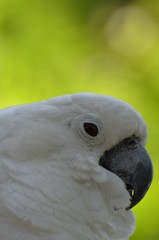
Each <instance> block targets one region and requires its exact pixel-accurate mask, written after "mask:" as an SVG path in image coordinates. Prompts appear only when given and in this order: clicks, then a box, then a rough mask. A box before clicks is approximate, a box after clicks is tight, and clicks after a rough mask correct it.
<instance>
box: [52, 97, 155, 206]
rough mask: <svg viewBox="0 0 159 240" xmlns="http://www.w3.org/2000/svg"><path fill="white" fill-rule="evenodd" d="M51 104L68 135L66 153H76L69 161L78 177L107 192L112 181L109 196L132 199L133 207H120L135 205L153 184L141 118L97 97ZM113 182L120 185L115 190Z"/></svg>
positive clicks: (126, 107)
mask: <svg viewBox="0 0 159 240" xmlns="http://www.w3.org/2000/svg"><path fill="white" fill-rule="evenodd" d="M48 101H49V103H50V104H52V105H54V106H55V107H56V108H57V113H56V114H55V117H57V119H59V121H60V124H61V134H60V135H63V134H64V135H65V141H64V142H65V151H66V152H67V151H68V152H69V151H70V152H72V153H74V154H72V158H71V159H69V163H70V166H71V168H72V175H73V176H74V178H75V179H76V180H78V181H86V182H87V183H88V184H89V182H91V181H94V182H96V183H97V184H101V185H103V186H104V184H105V187H106V185H107V184H106V183H107V182H109V184H108V186H109V189H108V188H107V189H106V190H107V192H110V195H111V194H112V195H113V194H117V195H120V194H121V195H122V194H125V196H127V199H130V203H129V202H128V201H125V202H124V201H123V202H122V200H121V202H122V203H121V207H124V206H125V205H126V204H127V206H125V207H126V208H127V209H130V208H132V207H133V206H135V205H136V204H137V203H138V202H139V201H140V200H141V199H142V198H143V197H144V195H145V193H146V192H147V190H148V188H149V186H150V183H151V181H152V164H151V160H150V157H149V155H148V154H147V152H146V150H145V149H144V145H145V142H146V136H147V128H146V125H145V123H144V121H143V119H142V117H141V116H140V114H139V113H138V112H137V111H136V110H134V108H132V107H131V106H130V105H128V104H126V103H125V102H123V101H120V100H117V99H115V98H113V97H109V96H103V95H96V94H87V93H80V94H74V95H66V96H64V97H57V98H54V99H50V100H48ZM62 129H63V130H62ZM62 131H63V133H62ZM66 146H67V150H66ZM66 155H67V153H66ZM113 181H114V182H115V183H116V184H114V185H113V184H112V185H111V182H113ZM123 183H124V184H123ZM120 184H123V186H124V189H125V190H126V191H125V192H124V193H123V192H122V191H121V189H120ZM115 185H116V187H115ZM123 186H122V187H123ZM111 191H112V192H111ZM123 191H124V190H123ZM115 192H116V193H115ZM110 198H111V196H110ZM119 198H120V197H119ZM121 199H122V198H121ZM122 204H123V205H122ZM118 207H120V205H118V206H117V208H118Z"/></svg>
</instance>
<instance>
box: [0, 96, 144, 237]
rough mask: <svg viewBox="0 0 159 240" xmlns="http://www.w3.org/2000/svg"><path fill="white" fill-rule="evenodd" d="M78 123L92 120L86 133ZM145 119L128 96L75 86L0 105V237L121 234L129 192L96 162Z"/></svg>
mask: <svg viewBox="0 0 159 240" xmlns="http://www.w3.org/2000/svg"><path fill="white" fill-rule="evenodd" d="M84 123H92V124H94V125H95V126H97V128H98V134H97V136H91V135H89V134H88V133H87V132H86V131H85V129H84ZM146 132H147V130H146V126H145V124H144V122H143V120H142V118H141V116H140V115H139V114H138V113H137V112H136V111H135V110H134V109H133V108H132V107H131V106H129V105H128V104H126V103H124V102H122V101H120V100H117V99H115V98H112V97H107V96H102V95H95V94H87V93H81V94H75V95H66V96H62V97H57V98H53V99H49V100H47V101H42V102H38V103H34V104H30V105H22V106H18V107H12V108H8V109H4V110H1V111H0V239H1V240H126V239H128V237H129V236H130V235H131V234H132V232H133V231H134V227H135V221H134V216H133V214H132V212H131V210H128V211H127V210H126V208H127V207H128V206H129V204H130V195H129V193H128V191H127V190H126V187H125V184H124V182H123V180H122V179H121V178H119V177H118V176H117V175H116V174H114V173H112V172H111V171H108V170H107V169H105V168H103V167H101V166H100V165H99V159H100V157H101V156H102V155H103V153H104V152H105V151H107V150H110V149H112V148H113V147H114V146H115V145H117V144H118V143H119V142H121V141H122V140H123V139H126V138H128V137H130V136H134V135H135V136H137V137H138V138H140V142H141V143H142V145H144V143H145V140H146Z"/></svg>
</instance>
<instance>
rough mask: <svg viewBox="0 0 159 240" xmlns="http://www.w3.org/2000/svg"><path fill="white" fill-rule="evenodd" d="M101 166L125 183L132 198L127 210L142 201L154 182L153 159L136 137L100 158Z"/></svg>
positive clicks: (125, 141) (126, 140)
mask: <svg viewBox="0 0 159 240" xmlns="http://www.w3.org/2000/svg"><path fill="white" fill-rule="evenodd" d="M99 165H100V166H102V167H104V168H106V169H107V170H109V171H111V172H113V173H115V174H116V175H117V176H119V177H120V178H121V179H122V180H123V181H124V183H125V185H126V188H127V190H128V192H129V194H130V197H131V204H130V206H128V207H127V210H128V209H130V208H132V207H134V206H135V205H136V204H137V203H139V202H140V201H141V199H142V198H143V197H144V195H145V194H146V192H147V190H148V189H149V187H150V184H151V182H152V177H153V168H152V163H151V159H150V157H149V155H148V153H147V152H146V150H145V149H144V147H143V146H142V145H141V144H140V141H139V139H138V138H137V137H135V136H133V137H131V138H127V139H125V140H123V141H122V142H120V143H119V144H118V145H117V146H115V147H114V148H112V149H111V150H109V151H106V152H105V153H104V155H103V156H102V157H101V158H100V160H99Z"/></svg>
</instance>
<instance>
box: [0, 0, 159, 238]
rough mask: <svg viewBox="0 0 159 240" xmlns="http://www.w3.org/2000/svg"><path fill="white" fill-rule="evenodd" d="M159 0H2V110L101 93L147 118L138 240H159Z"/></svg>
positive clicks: (0, 55) (0, 80)
mask: <svg viewBox="0 0 159 240" xmlns="http://www.w3.org/2000/svg"><path fill="white" fill-rule="evenodd" d="M158 29H159V1H158V2H157V1H148V0H138V1H137V0H136V1H135V0H134V1H133V0H131V1H130V0H125V1H124V0H123V1H122V0H121V1H120V0H111V1H110V0H109V1H107V0H56V1H55V0H0V89H1V91H0V93H1V94H0V108H3V107H6V106H11V105H16V104H21V103H28V102H34V101H39V100H42V99H47V98H50V97H53V96H56V95H63V94H67V93H75V92H81V91H82V92H83V91H84V92H86V91H87V92H95V93H102V94H107V95H113V96H115V97H117V98H120V99H122V100H124V101H126V102H128V103H130V104H131V105H133V106H134V107H135V108H136V109H137V110H138V111H139V112H140V113H141V114H142V115H143V117H144V119H145V121H146V123H147V125H148V129H149V137H148V141H147V149H148V151H149V153H150V155H151V157H152V159H153V163H154V181H153V184H152V187H151V189H150V190H149V192H148V194H147V195H146V197H145V198H144V199H143V201H142V202H141V203H140V204H139V205H138V206H136V207H135V208H134V212H135V214H136V218H137V229H136V232H135V234H134V235H133V237H131V240H135V239H136V240H140V239H141V240H143V239H144V240H148V239H149V240H150V239H151V240H157V239H159V227H158V226H159V205H158V199H159V184H158V175H159V162H158V158H159V152H158V148H159V34H158Z"/></svg>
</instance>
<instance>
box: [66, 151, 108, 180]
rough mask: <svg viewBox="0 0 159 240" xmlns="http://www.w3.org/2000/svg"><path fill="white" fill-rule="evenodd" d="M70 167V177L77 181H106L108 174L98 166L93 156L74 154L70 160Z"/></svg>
mask: <svg viewBox="0 0 159 240" xmlns="http://www.w3.org/2000/svg"><path fill="white" fill-rule="evenodd" d="M70 168H71V171H70V172H71V175H72V177H73V178H74V179H75V180H77V181H80V182H90V181H93V182H95V183H97V184H100V183H105V182H107V181H108V175H107V174H106V172H105V170H104V169H102V168H101V167H100V166H99V164H98V163H97V160H96V158H95V156H90V155H89V156H88V155H83V154H76V157H75V158H74V159H72V160H71V161H70ZM103 170H104V171H103Z"/></svg>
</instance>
